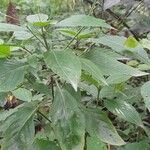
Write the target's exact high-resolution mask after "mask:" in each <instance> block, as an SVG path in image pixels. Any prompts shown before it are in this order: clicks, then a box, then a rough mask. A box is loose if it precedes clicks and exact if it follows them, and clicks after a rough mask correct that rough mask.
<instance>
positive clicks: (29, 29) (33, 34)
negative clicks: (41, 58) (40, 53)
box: [27, 26, 47, 49]
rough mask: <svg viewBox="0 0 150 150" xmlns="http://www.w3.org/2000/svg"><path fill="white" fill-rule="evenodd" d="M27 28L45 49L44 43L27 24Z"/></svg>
mask: <svg viewBox="0 0 150 150" xmlns="http://www.w3.org/2000/svg"><path fill="white" fill-rule="evenodd" d="M27 29H28V30H29V31H30V32H31V33H32V34H33V36H34V37H35V38H36V39H37V40H38V41H39V42H40V43H41V44H42V45H43V46H44V47H45V48H46V49H47V47H46V46H45V44H44V43H43V41H42V40H41V39H40V38H39V37H38V36H36V35H35V34H34V32H33V31H32V30H31V29H30V28H29V27H28V26H27Z"/></svg>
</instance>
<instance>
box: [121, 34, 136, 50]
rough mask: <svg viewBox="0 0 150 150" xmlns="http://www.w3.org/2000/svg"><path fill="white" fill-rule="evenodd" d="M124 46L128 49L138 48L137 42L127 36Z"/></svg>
mask: <svg viewBox="0 0 150 150" xmlns="http://www.w3.org/2000/svg"><path fill="white" fill-rule="evenodd" d="M124 45H125V46H127V47H129V48H135V47H137V46H138V42H137V40H136V39H135V38H134V37H132V36H129V37H128V38H127V39H126V40H125V42H124Z"/></svg>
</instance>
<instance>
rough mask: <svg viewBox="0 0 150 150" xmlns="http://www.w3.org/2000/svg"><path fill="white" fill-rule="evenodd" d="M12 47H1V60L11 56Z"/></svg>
mask: <svg viewBox="0 0 150 150" xmlns="http://www.w3.org/2000/svg"><path fill="white" fill-rule="evenodd" d="M10 49H11V47H10V46H7V45H0V58H6V57H8V56H9V55H10Z"/></svg>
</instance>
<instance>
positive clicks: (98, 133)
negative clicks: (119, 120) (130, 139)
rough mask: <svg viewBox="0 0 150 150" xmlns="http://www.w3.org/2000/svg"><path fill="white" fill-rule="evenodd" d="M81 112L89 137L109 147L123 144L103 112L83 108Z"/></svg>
mask: <svg viewBox="0 0 150 150" xmlns="http://www.w3.org/2000/svg"><path fill="white" fill-rule="evenodd" d="M83 111H84V114H85V119H86V130H87V132H88V133H89V134H90V136H91V137H93V136H94V137H97V138H99V139H100V140H101V141H103V142H106V143H109V144H111V145H124V144H125V142H124V141H123V140H122V138H121V137H120V136H119V135H118V133H117V131H116V129H115V127H114V126H113V125H112V123H111V121H110V120H109V118H108V117H107V115H106V114H105V113H104V112H102V111H101V110H99V109H96V108H88V109H86V108H83Z"/></svg>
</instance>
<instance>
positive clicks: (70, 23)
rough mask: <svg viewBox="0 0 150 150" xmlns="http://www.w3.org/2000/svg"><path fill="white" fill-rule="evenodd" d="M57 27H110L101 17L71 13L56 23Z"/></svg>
mask: <svg viewBox="0 0 150 150" xmlns="http://www.w3.org/2000/svg"><path fill="white" fill-rule="evenodd" d="M56 26H57V27H104V28H112V27H111V26H110V25H109V24H107V23H106V22H105V21H104V20H102V19H97V18H94V17H92V16H88V15H73V16H71V17H69V18H67V19H64V20H62V21H60V22H58V23H57V24H56Z"/></svg>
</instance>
